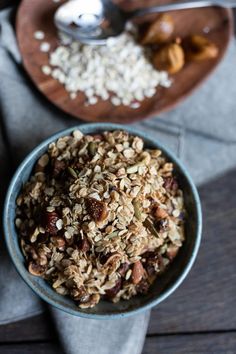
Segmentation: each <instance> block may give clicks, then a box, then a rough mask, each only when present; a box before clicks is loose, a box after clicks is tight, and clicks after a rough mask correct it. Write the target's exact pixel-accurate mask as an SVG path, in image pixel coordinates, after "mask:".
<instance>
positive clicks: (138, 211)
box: [133, 199, 142, 220]
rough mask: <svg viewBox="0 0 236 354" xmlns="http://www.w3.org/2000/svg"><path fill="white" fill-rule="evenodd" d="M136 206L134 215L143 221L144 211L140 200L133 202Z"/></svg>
mask: <svg viewBox="0 0 236 354" xmlns="http://www.w3.org/2000/svg"><path fill="white" fill-rule="evenodd" d="M133 206H134V215H135V217H136V218H137V219H138V220H142V209H141V204H140V202H139V200H137V199H134V201H133Z"/></svg>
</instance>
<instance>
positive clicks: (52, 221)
mask: <svg viewBox="0 0 236 354" xmlns="http://www.w3.org/2000/svg"><path fill="white" fill-rule="evenodd" d="M58 220H59V215H58V214H57V213H56V212H55V211H52V212H48V211H47V212H46V214H45V230H46V232H48V233H49V234H50V235H56V234H57V232H58V228H57V226H56V223H57V221H58Z"/></svg>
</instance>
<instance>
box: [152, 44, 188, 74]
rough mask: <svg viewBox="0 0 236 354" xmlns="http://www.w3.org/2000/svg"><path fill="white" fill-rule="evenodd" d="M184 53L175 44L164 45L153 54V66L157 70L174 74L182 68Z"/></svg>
mask: <svg viewBox="0 0 236 354" xmlns="http://www.w3.org/2000/svg"><path fill="white" fill-rule="evenodd" d="M184 62H185V61H184V51H183V48H182V47H181V46H180V45H179V44H177V43H170V44H166V45H165V46H164V47H162V48H160V49H159V50H158V51H156V52H155V54H154V56H153V65H154V66H155V68H157V69H158V70H164V71H167V72H168V73H169V74H175V73H177V72H178V71H180V70H181V69H182V67H183V66H184Z"/></svg>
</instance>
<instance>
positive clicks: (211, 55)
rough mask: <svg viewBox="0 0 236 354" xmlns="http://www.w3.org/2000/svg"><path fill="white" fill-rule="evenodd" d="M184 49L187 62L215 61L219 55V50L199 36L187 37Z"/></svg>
mask: <svg viewBox="0 0 236 354" xmlns="http://www.w3.org/2000/svg"><path fill="white" fill-rule="evenodd" d="M184 47H185V54H186V58H187V60H192V61H201V60H207V59H215V58H216V57H217V56H218V53H219V49H218V47H217V46H216V45H215V44H214V43H212V42H210V41H209V40H208V39H207V38H206V37H203V36H199V35H192V36H190V37H188V38H187V39H186V40H185V46H184Z"/></svg>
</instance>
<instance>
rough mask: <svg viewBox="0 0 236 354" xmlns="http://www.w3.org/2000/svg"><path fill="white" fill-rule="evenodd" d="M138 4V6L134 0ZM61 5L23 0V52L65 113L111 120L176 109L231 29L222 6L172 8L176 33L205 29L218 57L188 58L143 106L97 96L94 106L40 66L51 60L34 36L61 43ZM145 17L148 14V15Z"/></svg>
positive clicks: (144, 1)
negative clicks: (55, 18) (190, 60)
mask: <svg viewBox="0 0 236 354" xmlns="http://www.w3.org/2000/svg"><path fill="white" fill-rule="evenodd" d="M166 2H168V1H166V0H159V1H157V0H154V1H153V0H139V1H136V2H134V1H129V2H127V5H128V7H129V8H131V7H132V8H133V7H134V6H136V7H137V6H138V7H141V6H150V5H152V4H156V3H166ZM134 4H135V5H134ZM57 6H58V4H55V3H53V2H52V1H48V0H41V1H38V0H23V1H22V2H21V5H20V7H19V11H18V14H17V21H16V29H17V38H18V42H19V47H20V51H21V54H22V57H23V64H24V67H25V69H26V71H27V72H28V74H29V75H30V77H31V79H32V80H33V81H34V83H35V85H36V86H37V87H38V89H39V90H40V91H41V92H42V93H43V94H44V95H45V96H46V97H47V98H48V99H49V100H50V101H51V102H53V103H54V104H55V105H57V106H58V107H59V108H61V109H62V110H64V111H65V112H67V113H69V114H71V115H73V116H75V117H77V118H82V119H84V120H86V121H109V122H120V123H128V122H133V121H136V120H140V119H143V118H147V117H149V116H153V115H154V114H155V115H156V114H158V113H160V112H163V111H166V110H169V109H171V108H173V107H174V106H175V105H176V104H177V103H179V102H181V101H182V100H183V98H185V97H186V96H187V95H189V94H190V93H191V92H192V91H193V90H194V89H196V88H197V87H198V86H199V84H200V83H202V82H203V81H204V80H205V79H206V77H207V76H208V75H209V73H210V72H212V70H213V69H214V68H215V67H216V65H217V64H218V63H219V62H220V61H221V59H222V57H223V55H224V53H225V51H226V49H227V46H228V42H229V39H230V36H231V32H232V12H231V11H229V10H225V9H220V8H213V7H212V8H205V9H194V10H184V11H177V12H173V13H172V16H173V18H174V22H175V28H176V29H175V36H180V37H185V36H186V35H189V34H192V33H198V34H199V33H202V32H203V30H204V28H208V29H209V30H210V32H209V33H208V34H207V36H208V37H209V39H210V40H212V41H213V42H215V43H216V44H217V45H218V47H219V56H218V58H217V59H214V60H210V61H204V62H202V63H190V64H188V65H186V66H185V68H184V69H183V70H182V71H181V72H180V73H178V74H176V75H175V76H174V78H173V79H174V81H173V85H172V86H171V88H169V89H164V88H159V89H158V90H157V93H156V95H155V96H154V97H153V98H150V99H146V100H144V101H143V103H142V105H141V107H140V108H139V109H137V110H136V109H131V108H129V107H125V106H118V107H114V106H113V105H112V104H111V103H110V102H109V101H102V100H99V101H98V103H97V104H96V105H94V106H88V107H86V106H85V105H84V100H85V97H84V95H83V94H82V93H81V94H79V95H78V97H77V99H75V100H71V99H70V98H69V95H68V93H66V91H65V89H64V88H63V86H62V85H61V84H59V83H58V82H57V81H56V80H54V79H53V78H50V77H48V76H45V75H44V74H43V73H42V72H41V66H42V65H44V64H46V63H47V61H48V54H47V53H42V52H40V50H39V45H40V43H39V41H37V40H35V39H34V38H33V34H34V32H35V31H36V30H39V29H40V30H43V31H44V32H45V33H46V41H48V42H49V43H50V44H51V48H52V49H53V48H55V47H56V46H57V44H58V39H57V33H56V29H55V27H54V25H53V14H54V12H55V10H56V8H57ZM145 20H146V19H145Z"/></svg>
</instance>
